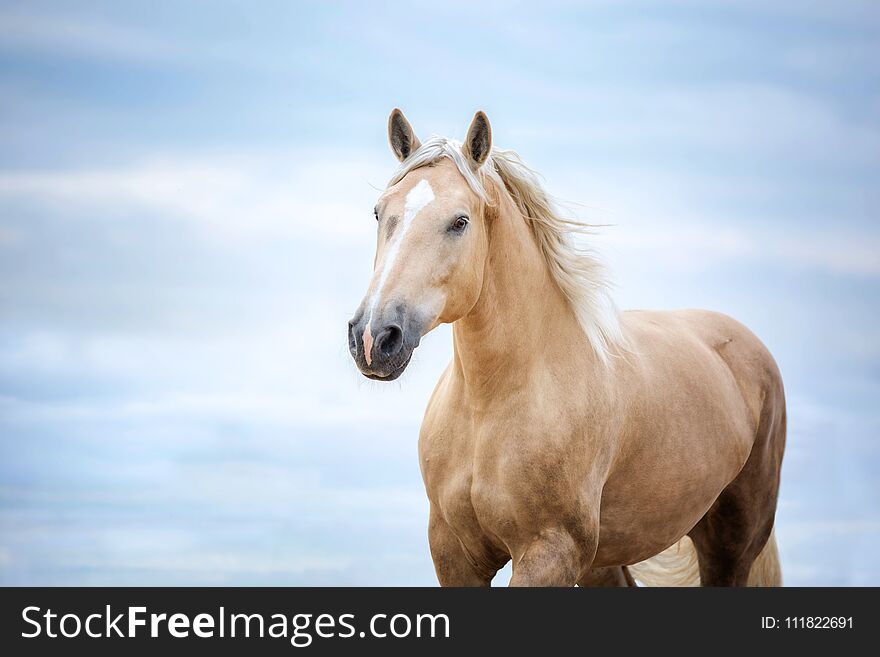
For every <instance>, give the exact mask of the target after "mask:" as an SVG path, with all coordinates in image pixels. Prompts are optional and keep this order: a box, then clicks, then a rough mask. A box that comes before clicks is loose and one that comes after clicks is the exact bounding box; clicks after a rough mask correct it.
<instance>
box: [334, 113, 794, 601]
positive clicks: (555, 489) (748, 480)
mask: <svg viewBox="0 0 880 657" xmlns="http://www.w3.org/2000/svg"><path fill="white" fill-rule="evenodd" d="M388 139H389V142H390V145H391V150H392V151H393V153H394V154H395V156H396V157H397V159H398V160H399V168H398V169H397V171H396V173H395V174H394V176H393V177H392V178H391V180H390V182H389V184H388V186H387V189H385V191H384V192H383V193H382V195H381V197H380V198H379V201H378V203H377V204H376V207H375V209H374V212H373V214H374V216H375V219H376V221H377V223H378V227H377V230H378V238H377V247H376V255H375V260H374V271H373V275H372V277H371V279H370V283H369V287H368V289H367V293H366V295H365V296H364V299H363V301H362V302H361V304H360V306H359V307H358V308H357V310H356V312H355V314H354V316H353V318H352V319H351V320H350V321H349V323H348V343H349V350H350V352H351V355H352V357H353V358H354V361H355V363H356V364H357V367H358V368H359V370H360V371H361V373H362V374H363V375H364V376H366V377H368V378H370V379H373V380H376V381H392V380H394V379H396V378H397V377H399V376H400V375H401V374H402V373H403V371H404V370H405V369H406V367H407V364H408V363H409V362H410V359H411V357H412V354H413V350H414V349H415V348H416V347H417V346H418V345H419V341H420V339H421V338H422V336H424V335H425V334H426V333H428V332H429V331H431V330H432V329H434V328H435V327H437V326H438V325H440V324H441V323H444V324H452V336H453V353H452V360H451V362H450V364H449V366H448V367H447V368H446V370H445V371H444V372H443V374H442V376H441V377H440V379H439V381H438V382H437V385H436V388H435V389H434V392H433V394H432V396H431V398H430V401H429V403H428V406H427V410H426V411H425V415H424V420H423V422H422V425H421V430H420V435H419V448H418V453H419V461H420V468H421V473H422V477H423V480H424V484H425V490H426V493H427V496H428V499H429V501H430V515H429V521H428V542H429V546H430V551H431V556H432V559H433V562H434V567H435V571H436V574H437V578H438V580H439V583H440V585H441V586H489V585H491V581H492V578H493V577H494V576H495V574H496V572H497V571H498V570H499V569H500V568H501V567H503V566H504V565H505V564H506V563H507V562H508V561H512V562H513V565H512V575H511V579H510V586H575V585H580V586H590V585H596V586H618V585H630V586H631V585H633V584H634V583H636V581H639V582H641V583H643V584H649V585H652V584H653V585H672V584H693V583H699V584H701V585H703V586H747V585H750V586H777V585H781V569H780V565H779V555H778V550H777V546H776V540H775V536H774V531H773V526H774V522H775V515H776V504H777V497H778V492H779V481H780V469H781V465H782V457H783V451H784V447H785V432H786V409H785V393H784V390H783V384H782V377H781V375H780V372H779V369H778V367H777V365H776V363H775V361H774V359H773V357H772V356H771V354H770V352H769V351H768V350H767V348H766V347H765V346H764V345H763V344H762V343H761V341H760V340H759V339H758V338H757V337H756V336H755V335H754V334H753V333H752V332H751V331H750V330H749V329H748V328H746V327H745V326H744V325H742V324H740V323H739V322H737V321H736V320H734V319H732V318H731V317H728V316H726V315H723V314H720V313H717V312H710V311H706V310H680V311H648V310H630V311H625V312H619V311H618V310H617V308H616V306H615V304H614V302H613V300H612V298H611V295H610V293H609V285H608V280H607V276H606V275H605V269H604V268H603V266H602V263H601V261H600V260H599V258H598V257H597V256H596V255H595V253H593V251H592V250H589V249H585V248H584V247H583V246H582V245H580V244H579V240H578V239H576V236H577V234H578V233H580V232H583V231H584V230H585V229H586V227H585V226H584V225H583V224H581V223H579V222H577V221H574V220H571V219H567V218H563V217H562V216H561V214H560V213H559V211H558V210H557V209H556V206H555V204H554V202H553V201H552V199H551V197H550V196H549V195H548V193H547V192H546V191H545V189H544V187H543V186H542V184H541V181H540V179H539V178H538V177H537V174H536V173H535V172H534V171H532V170H531V169H529V168H528V167H527V166H526V164H525V163H524V162H523V161H522V159H521V158H520V157H519V156H518V155H517V154H516V153H515V152H513V151H509V150H502V149H497V148H493V146H492V130H491V127H490V124H489V120H488V118H487V117H486V115H485V114H484V113H483V112H477V113H476V114H475V116H474V118H473V120H472V122H471V124H470V127H469V128H468V132H467V136H466V138H465V140H464V142H463V143H459V142H456V141H453V140H451V139H447V138H442V137H432V138H431V139H428V140H426V141H425V143H421V142H420V140H419V139H418V138H417V137H416V135H415V132H414V131H413V129H412V126H411V125H410V123H409V121H407V119H406V118H405V117H404V115H403V113H402V112H401V111H400V110H398V109H395V110H394V111H393V112H392V113H391V115H390V117H389V119H388ZM581 241H582V240H581Z"/></svg>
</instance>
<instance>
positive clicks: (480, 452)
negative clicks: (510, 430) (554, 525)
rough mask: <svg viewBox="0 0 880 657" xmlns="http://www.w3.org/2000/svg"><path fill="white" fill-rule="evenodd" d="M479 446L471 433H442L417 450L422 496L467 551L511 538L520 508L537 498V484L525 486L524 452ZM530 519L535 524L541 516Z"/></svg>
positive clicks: (521, 525) (521, 523)
mask: <svg viewBox="0 0 880 657" xmlns="http://www.w3.org/2000/svg"><path fill="white" fill-rule="evenodd" d="M496 444H498V443H497V442H496ZM481 447H485V445H480V444H478V441H476V440H474V436H472V435H471V434H468V433H461V434H458V435H456V436H450V435H449V434H445V433H444V434H440V435H436V436H433V437H432V436H430V435H428V436H426V437H425V439H424V441H423V448H422V452H423V454H422V467H423V474H424V477H425V486H426V489H427V492H428V497H429V498H430V499H431V501H432V503H433V504H434V505H435V507H436V508H437V509H438V510H439V511H440V513H441V514H442V516H443V518H444V520H445V521H446V522H447V523H448V524H449V526H450V527H451V528H452V529H453V531H454V532H455V534H456V535H457V536H458V537H459V539H461V541H462V543H464V544H465V545H467V546H468V548H469V549H473V550H477V549H480V548H484V547H486V546H488V545H492V546H494V547H498V546H499V545H501V544H503V543H506V542H508V541H509V540H510V539H513V538H514V536H513V535H512V534H511V532H512V531H513V528H514V527H519V528H520V529H526V527H525V526H524V524H528V523H525V522H524V520H525V519H524V518H523V517H522V516H523V510H524V509H525V508H527V507H528V506H529V503H530V502H532V501H535V502H537V501H538V500H539V498H540V495H539V492H538V489H539V487H540V486H539V485H538V484H537V483H536V484H535V486H531V482H530V479H531V478H530V477H529V476H528V474H526V473H527V472H528V470H529V467H528V461H529V460H530V455H529V453H528V452H525V451H523V452H517V451H511V450H505V451H503V452H497V453H496V452H494V451H492V450H486V449H484V448H481ZM512 477H513V478H515V479H516V482H515V484H514V482H512V481H511V478H512ZM532 489H534V490H532ZM529 491H532V492H531V493H530V492H529ZM523 498H526V500H527V502H526V503H525V504H524V501H523ZM531 518H533V519H534V520H535V521H536V522H537V521H539V520H542V519H543V514H532V515H531ZM530 533H531V532H530Z"/></svg>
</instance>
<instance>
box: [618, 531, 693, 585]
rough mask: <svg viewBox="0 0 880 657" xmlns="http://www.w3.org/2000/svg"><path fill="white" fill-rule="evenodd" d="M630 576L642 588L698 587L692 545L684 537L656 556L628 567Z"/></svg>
mask: <svg viewBox="0 0 880 657" xmlns="http://www.w3.org/2000/svg"><path fill="white" fill-rule="evenodd" d="M629 572H630V574H631V575H632V576H633V577H634V578H635V579H636V581H637V582H638V583H639V584H642V585H644V586H699V585H700V568H699V564H698V563H697V551H696V550H695V549H694V543H693V541H691V539H690V538H688V537H687V536H685V537H684V538H682V539H681V540H680V541H678V543H673V544H672V545H671V546H669V547H668V548H666V549H665V550H663V552H661V553H660V554H658V555H657V556H654V557H651V558H650V559H646V560H645V561H640V562H639V563H637V564H633V565H632V566H629Z"/></svg>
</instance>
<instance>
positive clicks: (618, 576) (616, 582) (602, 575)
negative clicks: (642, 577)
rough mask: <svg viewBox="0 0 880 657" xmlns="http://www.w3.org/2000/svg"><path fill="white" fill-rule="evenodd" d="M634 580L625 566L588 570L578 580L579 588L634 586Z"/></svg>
mask: <svg viewBox="0 0 880 657" xmlns="http://www.w3.org/2000/svg"><path fill="white" fill-rule="evenodd" d="M635 585H636V583H635V580H634V579H633V578H632V575H631V574H630V572H629V568H627V567H626V566H609V567H608V568H590V570H588V571H587V572H586V573H584V574H583V575H582V576H581V578H580V579H579V580H578V586H580V587H588V586H589V587H613V586H635Z"/></svg>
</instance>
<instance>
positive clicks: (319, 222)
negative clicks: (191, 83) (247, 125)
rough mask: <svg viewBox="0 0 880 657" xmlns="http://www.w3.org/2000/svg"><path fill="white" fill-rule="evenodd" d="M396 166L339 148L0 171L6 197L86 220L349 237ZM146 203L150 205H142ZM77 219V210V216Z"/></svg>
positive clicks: (361, 231)
mask: <svg viewBox="0 0 880 657" xmlns="http://www.w3.org/2000/svg"><path fill="white" fill-rule="evenodd" d="M390 170H391V169H390V167H389V166H388V165H387V162H384V163H383V164H377V163H376V162H373V161H371V160H370V159H369V158H366V157H352V155H351V154H350V153H336V154H335V156H334V155H326V154H325V155H324V157H322V158H320V159H319V158H317V157H316V156H315V155H314V154H313V153H309V152H303V153H300V154H298V155H297V156H295V157H294V156H278V155H276V154H263V155H254V154H238V155H226V156H224V155H217V156H213V157H193V156H191V155H180V156H167V157H157V158H152V159H150V160H149V161H145V162H136V163H133V164H130V165H127V166H120V167H116V168H105V169H74V170H67V171H30V172H27V171H14V172H5V173H2V174H0V197H3V196H5V197H8V198H18V199H22V198H23V199H27V200H28V201H29V202H31V203H34V204H37V205H43V206H46V205H49V206H51V207H54V208H55V209H56V210H63V211H65V212H66V213H67V214H68V215H74V214H76V215H77V216H78V217H79V218H80V219H82V218H92V219H95V220H99V219H102V218H105V217H106V216H108V215H109V216H111V217H112V216H119V214H120V213H121V214H123V215H124V216H127V214H126V212H127V211H131V210H135V211H138V210H140V211H142V212H140V213H139V214H138V215H137V216H138V217H139V218H140V219H142V220H149V219H151V218H155V219H168V218H171V219H175V220H183V221H188V222H191V223H192V224H193V225H195V226H196V227H198V228H199V229H200V230H201V231H202V233H203V234H204V235H205V236H208V237H210V238H212V239H224V240H227V241H230V242H232V243H236V242H237V240H239V239H241V238H243V237H257V238H266V239H272V238H276V237H295V238H297V239H303V240H305V241H310V240H313V239H318V240H323V241H325V242H327V241H331V240H332V241H333V242H339V241H343V242H347V243H349V244H350V243H351V241H352V240H353V239H357V240H359V241H362V242H363V241H364V240H365V237H366V239H367V240H368V241H367V243H370V242H369V240H370V239H371V238H372V231H373V230H374V226H373V225H372V224H371V222H370V221H369V218H370V208H372V204H373V203H374V202H375V198H376V197H377V196H378V194H379V192H378V191H376V189H374V188H373V187H371V184H370V182H368V181H375V182H376V183H378V184H382V181H383V177H384V176H387V175H388V172H389V171H390ZM143 211H147V212H143ZM71 218H72V217H71Z"/></svg>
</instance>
